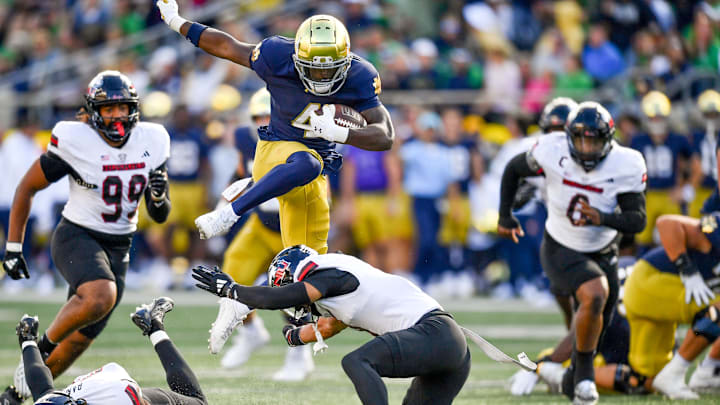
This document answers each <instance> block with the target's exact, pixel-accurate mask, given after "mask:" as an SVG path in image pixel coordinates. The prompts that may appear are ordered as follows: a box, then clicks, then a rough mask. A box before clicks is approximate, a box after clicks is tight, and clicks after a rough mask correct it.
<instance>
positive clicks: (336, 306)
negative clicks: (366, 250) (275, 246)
mask: <svg viewBox="0 0 720 405" xmlns="http://www.w3.org/2000/svg"><path fill="white" fill-rule="evenodd" d="M193 273H194V274H193V277H194V278H195V279H196V280H198V282H199V284H197V286H198V287H199V288H202V289H204V290H206V291H209V292H211V293H213V294H216V295H218V296H220V297H230V298H232V299H234V300H237V301H240V302H242V303H243V304H245V305H247V306H248V307H252V308H262V309H283V308H297V307H301V308H302V309H303V311H302V312H309V311H312V313H314V314H316V315H318V314H319V315H322V316H323V318H320V320H321V321H322V322H320V323H318V330H319V333H318V334H319V335H321V336H322V337H323V338H325V337H330V336H333V335H335V334H337V333H339V332H340V331H342V330H343V329H345V328H346V327H348V326H349V327H351V328H356V329H360V330H365V331H367V332H369V333H371V334H373V335H374V336H376V337H375V338H374V339H372V340H371V341H369V342H368V343H366V344H364V345H363V346H361V347H360V348H359V349H356V350H354V351H353V352H351V353H349V354H347V355H346V356H345V357H344V358H343V360H342V366H343V369H344V370H345V373H346V374H347V375H348V376H349V377H350V380H352V382H353V384H354V385H355V390H356V391H357V393H358V396H359V397H360V400H361V401H362V403H363V404H372V405H382V404H387V403H388V394H387V389H386V387H385V384H384V383H383V381H382V378H381V377H415V378H414V379H413V382H412V385H411V386H410V388H409V389H408V391H407V394H406V396H405V400H404V403H408V404H418V403H427V404H434V405H442V404H450V403H452V401H453V398H455V396H456V395H457V394H458V393H459V392H460V389H461V388H462V387H463V385H464V384H465V380H466V379H467V377H468V374H469V373H470V351H469V349H468V347H467V342H466V340H465V336H464V335H463V332H462V330H461V329H460V327H459V326H458V324H457V323H456V322H455V320H454V319H453V318H452V316H450V315H449V314H448V313H447V312H445V311H444V310H443V309H442V307H441V306H440V304H438V303H437V301H435V300H434V299H432V298H431V297H430V296H428V295H427V294H425V293H423V292H422V291H421V290H420V289H419V288H417V287H416V286H415V285H414V284H412V283H411V282H409V281H408V280H406V279H404V278H402V277H399V276H394V275H392V274H388V273H385V272H383V271H381V270H378V269H376V268H374V267H372V266H370V265H369V264H367V263H365V262H363V261H362V260H360V259H357V258H355V257H352V256H347V255H343V254H322V255H319V254H317V252H315V251H314V250H312V249H310V248H308V247H306V246H293V247H290V248H287V249H285V250H283V251H281V252H280V253H278V255H277V256H276V257H275V259H274V260H273V262H272V264H271V265H270V269H269V270H268V281H269V283H270V286H271V287H245V286H241V285H239V284H236V283H234V282H233V281H232V279H231V278H230V277H229V276H228V275H227V274H225V273H223V272H220V271H218V270H211V269H209V268H206V267H204V266H199V267H195V268H194V269H193ZM247 311H248V312H249V311H250V309H249V308H248V309H247ZM283 334H284V335H285V339H286V340H287V342H288V344H289V345H290V346H298V345H304V344H307V343H309V342H313V341H315V340H316V339H317V336H316V333H315V331H314V325H304V326H301V327H295V326H291V325H287V326H285V328H283Z"/></svg>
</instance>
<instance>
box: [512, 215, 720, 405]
mask: <svg viewBox="0 0 720 405" xmlns="http://www.w3.org/2000/svg"><path fill="white" fill-rule="evenodd" d="M718 218H719V217H718V214H713V215H710V216H706V217H703V218H702V219H701V220H698V219H696V218H690V217H684V216H678V215H666V216H662V217H660V219H659V220H658V221H657V228H658V231H659V233H660V239H661V241H662V243H663V246H662V247H657V248H654V249H653V250H651V251H650V252H648V253H646V254H645V255H643V257H642V258H640V259H639V261H638V262H637V263H636V264H635V265H634V266H633V267H632V268H631V271H629V272H628V273H629V274H628V279H627V282H626V284H625V289H624V291H625V297H624V299H623V301H624V307H625V312H626V313H627V318H628V319H629V327H630V330H631V331H632V333H629V334H625V333H619V332H622V328H621V326H622V325H621V324H619V323H618V322H617V319H616V318H613V322H612V324H611V326H610V327H609V328H608V332H607V333H608V335H607V337H608V338H611V339H608V340H611V341H607V342H605V345H604V346H607V347H609V348H610V349H611V350H612V348H615V349H616V350H623V349H624V350H628V347H629V353H628V352H626V354H625V356H626V358H627V360H626V361H619V363H621V364H610V363H614V361H613V360H612V359H613V358H615V359H618V356H617V353H613V352H610V353H609V354H610V356H611V357H608V358H607V359H606V360H607V363H608V364H607V366H605V367H601V368H598V369H596V377H595V381H596V382H597V384H598V386H599V387H602V388H605V389H609V390H615V391H619V392H623V393H627V394H643V393H647V392H650V391H653V390H654V391H657V392H660V393H662V394H664V395H666V396H668V397H670V398H671V399H698V398H699V396H698V395H697V393H698V392H717V391H720V372H718V371H720V340H718V339H717V337H718V336H720V326H719V325H718V323H719V322H720V317H718V310H719V309H720V303H718V302H717V300H716V299H715V296H714V293H713V292H712V291H711V290H710V289H709V288H708V287H707V286H708V284H711V285H716V284H717V276H716V275H715V274H714V272H713V269H714V268H715V267H716V266H717V265H718V264H720V230H718V225H717V221H718ZM670 257H675V260H670ZM711 301H712V302H713V304H711V305H709V306H708V303H710V302H711ZM616 315H618V314H616ZM620 319H624V318H620ZM678 323H687V324H690V325H691V328H690V330H688V332H687V334H686V336H685V339H684V340H683V342H682V345H681V346H680V348H678V350H677V352H676V353H675V355H674V356H673V347H674V346H675V330H676V327H677V324H678ZM612 325H616V326H612ZM623 341H625V342H623ZM568 345H569V339H565V340H564V341H563V342H562V343H561V344H560V345H559V346H558V348H557V349H556V350H555V352H554V353H553V354H552V355H550V356H549V357H548V358H547V359H548V360H549V362H548V361H541V362H540V363H539V365H538V375H539V376H540V378H541V379H543V380H544V381H546V382H547V383H548V384H549V385H550V386H551V387H553V388H554V387H556V386H557V385H558V384H559V382H560V380H561V374H562V371H559V370H558V367H559V363H562V362H563V361H564V360H566V359H567V358H568V356H565V355H563V354H564V353H568V350H567V346H568ZM710 345H712V346H711V349H710V352H709V353H708V355H707V357H706V358H705V360H703V362H702V363H701V364H700V366H699V367H698V368H697V369H696V371H695V372H694V373H693V375H692V377H691V378H690V382H689V385H688V384H685V374H686V372H687V370H688V367H689V365H690V363H691V362H692V361H693V360H695V359H696V358H697V357H698V356H700V354H702V352H703V351H704V350H705V349H706V348H707V347H708V346H710ZM602 346H603V345H601V347H602ZM600 352H601V353H602V354H606V353H607V352H608V350H607V349H605V350H603V349H601V350H600ZM671 358H672V360H671ZM518 374H520V373H518ZM525 377H527V374H526V375H525ZM524 380H525V381H526V383H525V384H523V385H524V388H523V387H520V385H518V387H517V389H518V391H519V390H521V388H522V389H523V390H524V391H526V392H525V393H529V391H530V390H531V389H532V386H530V385H529V384H527V382H530V381H532V379H525V378H524ZM519 382H520V381H518V383H519ZM533 385H534V383H533Z"/></svg>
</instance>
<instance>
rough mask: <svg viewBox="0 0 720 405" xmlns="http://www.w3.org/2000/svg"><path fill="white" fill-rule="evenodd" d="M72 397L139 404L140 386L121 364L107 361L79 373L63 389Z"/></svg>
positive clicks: (97, 402)
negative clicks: (98, 366) (89, 370)
mask: <svg viewBox="0 0 720 405" xmlns="http://www.w3.org/2000/svg"><path fill="white" fill-rule="evenodd" d="M63 392H65V393H66V394H68V395H70V396H71V397H73V398H74V399H81V398H82V399H84V400H86V401H87V403H88V404H91V405H92V404H113V405H140V404H141V403H142V391H141V390H140V386H139V385H138V383H137V382H135V380H133V379H132V378H131V377H130V375H129V374H128V373H127V371H125V369H124V368H122V366H120V365H119V364H117V363H108V364H106V365H104V366H102V367H100V368H99V369H97V370H95V371H92V372H90V373H87V374H85V375H81V376H80V377H78V378H76V379H75V380H74V381H73V382H72V384H70V385H68V387H67V388H65V389H64V390H63Z"/></svg>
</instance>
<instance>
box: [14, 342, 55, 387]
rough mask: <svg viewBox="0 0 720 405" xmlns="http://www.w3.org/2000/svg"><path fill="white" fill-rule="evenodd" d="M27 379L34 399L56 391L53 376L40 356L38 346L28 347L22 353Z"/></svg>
mask: <svg viewBox="0 0 720 405" xmlns="http://www.w3.org/2000/svg"><path fill="white" fill-rule="evenodd" d="M22 358H23V365H24V366H25V378H26V379H27V382H28V386H29V387H30V392H32V396H33V399H35V400H38V399H40V397H42V396H43V395H45V394H47V393H49V392H52V391H53V390H54V388H53V384H52V381H53V380H52V375H51V374H50V369H49V368H47V366H46V365H45V362H44V361H43V359H42V356H41V355H40V350H38V348H37V346H27V347H25V349H23V351H22Z"/></svg>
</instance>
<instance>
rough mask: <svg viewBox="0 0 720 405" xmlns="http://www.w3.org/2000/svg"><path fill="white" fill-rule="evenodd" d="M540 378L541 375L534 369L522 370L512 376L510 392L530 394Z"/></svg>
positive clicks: (518, 394) (520, 394)
mask: <svg viewBox="0 0 720 405" xmlns="http://www.w3.org/2000/svg"><path fill="white" fill-rule="evenodd" d="M538 380H539V377H538V375H537V374H535V372H534V371H528V370H520V371H518V372H516V373H515V374H513V375H512V377H510V394H511V395H515V396H522V395H530V393H531V392H532V390H533V388H535V384H537V382H538Z"/></svg>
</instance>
